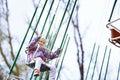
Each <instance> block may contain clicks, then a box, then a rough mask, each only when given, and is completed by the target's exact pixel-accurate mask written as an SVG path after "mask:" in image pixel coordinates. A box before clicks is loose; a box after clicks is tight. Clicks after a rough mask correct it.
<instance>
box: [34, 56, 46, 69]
mask: <svg viewBox="0 0 120 80" xmlns="http://www.w3.org/2000/svg"><path fill="white" fill-rule="evenodd" d="M34 60H35V69H38V70H39V71H40V67H41V64H42V63H43V62H44V61H43V60H42V59H41V58H40V57H38V58H35V59H34Z"/></svg>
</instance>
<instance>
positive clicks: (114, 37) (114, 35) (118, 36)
mask: <svg viewBox="0 0 120 80" xmlns="http://www.w3.org/2000/svg"><path fill="white" fill-rule="evenodd" d="M107 27H108V26H107ZM108 28H109V27H108ZM109 29H110V31H111V38H110V39H109V41H110V42H111V43H112V44H114V45H115V46H117V47H120V30H118V29H117V28H116V27H114V26H112V25H111V28H109Z"/></svg>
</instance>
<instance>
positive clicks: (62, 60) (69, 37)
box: [56, 37, 70, 80]
mask: <svg viewBox="0 0 120 80" xmlns="http://www.w3.org/2000/svg"><path fill="white" fill-rule="evenodd" d="M69 40H70V37H69V38H68V41H67V45H66V48H65V52H64V55H63V58H62V61H61V65H60V68H59V71H58V75H57V79H56V80H58V78H59V75H60V71H61V69H62V65H63V61H64V58H65V55H66V51H67V48H68V44H69Z"/></svg>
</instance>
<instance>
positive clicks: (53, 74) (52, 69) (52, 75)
mask: <svg viewBox="0 0 120 80" xmlns="http://www.w3.org/2000/svg"><path fill="white" fill-rule="evenodd" d="M46 65H47V66H48V67H49V68H50V75H49V80H55V77H56V68H55V67H54V66H53V65H50V64H46Z"/></svg>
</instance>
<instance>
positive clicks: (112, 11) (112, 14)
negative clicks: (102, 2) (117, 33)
mask: <svg viewBox="0 0 120 80" xmlns="http://www.w3.org/2000/svg"><path fill="white" fill-rule="evenodd" d="M116 3H117V0H115V2H114V4H113V8H112V11H111V14H110V18H109V20H108V21H109V22H110V21H111V18H112V15H113V11H114V8H115V5H116Z"/></svg>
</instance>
